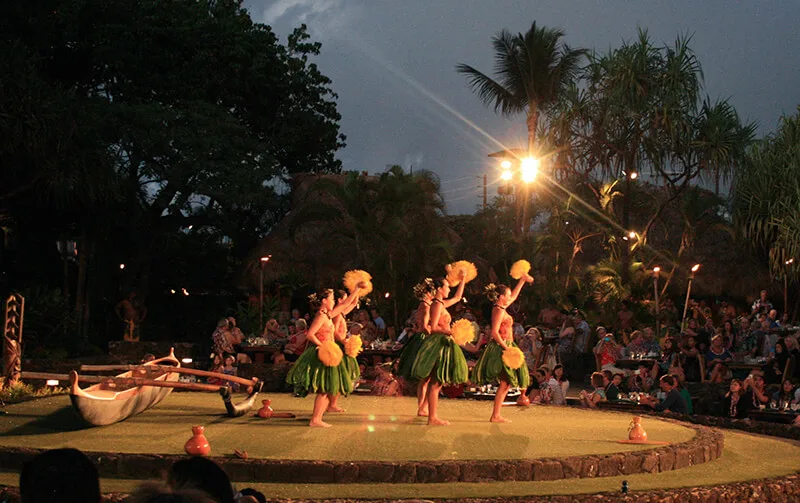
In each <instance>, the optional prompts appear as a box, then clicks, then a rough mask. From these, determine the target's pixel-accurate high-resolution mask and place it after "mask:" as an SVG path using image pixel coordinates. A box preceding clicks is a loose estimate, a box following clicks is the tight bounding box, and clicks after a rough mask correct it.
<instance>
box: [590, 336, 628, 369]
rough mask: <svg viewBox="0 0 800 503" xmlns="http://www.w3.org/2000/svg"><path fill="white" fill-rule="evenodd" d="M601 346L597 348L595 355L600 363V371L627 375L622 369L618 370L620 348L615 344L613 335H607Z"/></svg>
mask: <svg viewBox="0 0 800 503" xmlns="http://www.w3.org/2000/svg"><path fill="white" fill-rule="evenodd" d="M601 343H602V344H601V345H600V346H599V347H596V348H595V355H597V358H598V359H599V361H600V370H610V371H611V372H613V373H615V374H617V373H619V374H625V371H624V370H623V369H621V368H617V367H616V366H615V364H616V363H617V359H618V358H619V357H620V346H619V345H618V344H617V343H616V342H614V338H613V337H612V336H611V335H606V336H605V337H603V339H602V340H601Z"/></svg>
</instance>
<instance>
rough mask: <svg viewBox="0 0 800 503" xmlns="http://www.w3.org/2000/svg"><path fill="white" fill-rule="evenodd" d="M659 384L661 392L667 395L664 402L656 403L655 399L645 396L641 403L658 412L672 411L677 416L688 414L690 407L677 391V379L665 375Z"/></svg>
mask: <svg viewBox="0 0 800 503" xmlns="http://www.w3.org/2000/svg"><path fill="white" fill-rule="evenodd" d="M658 383H659V386H661V391H663V392H664V393H666V394H667V397H666V398H665V399H664V401H663V402H661V403H656V400H655V399H654V398H653V397H651V396H649V395H645V396H643V397H642V399H641V402H642V403H643V404H645V405H649V406H650V407H652V408H653V410H655V411H656V412H664V411H670V412H674V413H676V414H688V413H689V406H688V405H687V404H686V400H684V399H683V397H682V396H681V394H680V392H679V391H678V390H677V389H675V388H676V387H675V378H674V377H672V376H671V375H665V376H662V377H661V379H659V381H658Z"/></svg>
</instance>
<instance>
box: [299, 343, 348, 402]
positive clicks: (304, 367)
mask: <svg viewBox="0 0 800 503" xmlns="http://www.w3.org/2000/svg"><path fill="white" fill-rule="evenodd" d="M348 358H349V357H348V356H347V355H345V356H343V357H342V361H341V363H339V365H337V366H335V367H328V366H326V365H325V364H324V363H322V362H321V361H320V360H319V357H318V356H317V346H316V345H314V344H311V345H310V346H309V347H308V349H306V350H305V351H303V354H302V355H300V358H298V359H297V361H296V362H294V365H293V366H292V368H291V369H290V370H289V374H288V375H287V376H286V382H287V383H288V384H290V385H291V386H292V387H293V388H294V393H295V395H297V396H306V395H308V394H309V393H330V394H332V395H335V394H341V395H344V396H347V395H349V394H350V393H351V392H352V391H353V380H354V378H353V369H352V367H353V365H354V366H355V370H356V371H358V363H355V361H354V360H355V359H354V358H350V360H353V361H350V362H349V361H348Z"/></svg>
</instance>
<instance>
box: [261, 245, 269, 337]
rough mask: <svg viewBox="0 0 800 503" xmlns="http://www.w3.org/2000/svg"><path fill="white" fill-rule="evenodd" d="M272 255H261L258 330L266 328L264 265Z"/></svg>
mask: <svg viewBox="0 0 800 503" xmlns="http://www.w3.org/2000/svg"><path fill="white" fill-rule="evenodd" d="M271 257H272V255H267V256H266V257H261V271H260V273H259V275H258V330H259V331H262V330H264V266H265V265H266V264H267V262H269V259H270V258H271Z"/></svg>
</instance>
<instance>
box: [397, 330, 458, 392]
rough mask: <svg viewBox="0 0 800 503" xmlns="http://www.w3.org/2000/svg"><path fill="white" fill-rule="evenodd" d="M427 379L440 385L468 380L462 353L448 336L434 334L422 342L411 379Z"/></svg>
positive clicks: (412, 369)
mask: <svg viewBox="0 0 800 503" xmlns="http://www.w3.org/2000/svg"><path fill="white" fill-rule="evenodd" d="M427 377H431V378H432V379H435V380H437V381H439V382H440V383H442V384H461V383H465V382H467V381H468V380H469V369H468V367H467V360H466V358H464V352H463V351H461V348H460V347H458V344H456V343H455V342H453V339H452V338H451V337H450V336H449V335H445V334H439V333H434V334H431V335H429V336H428V337H425V340H424V341H423V342H422V345H421V346H420V348H419V352H417V357H416V359H415V360H414V365H413V366H412V368H411V378H412V379H415V380H421V379H425V378H427Z"/></svg>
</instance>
